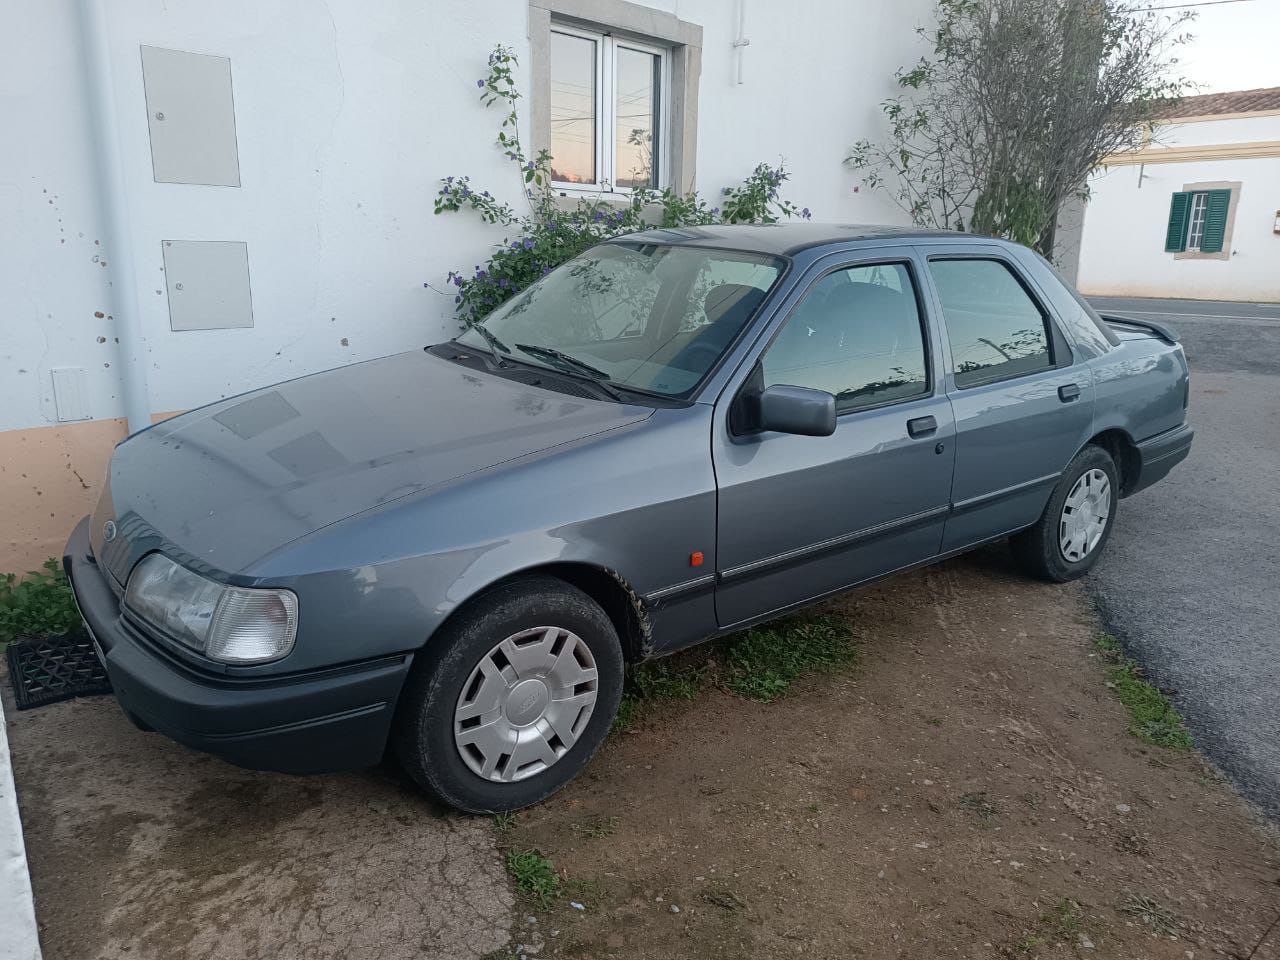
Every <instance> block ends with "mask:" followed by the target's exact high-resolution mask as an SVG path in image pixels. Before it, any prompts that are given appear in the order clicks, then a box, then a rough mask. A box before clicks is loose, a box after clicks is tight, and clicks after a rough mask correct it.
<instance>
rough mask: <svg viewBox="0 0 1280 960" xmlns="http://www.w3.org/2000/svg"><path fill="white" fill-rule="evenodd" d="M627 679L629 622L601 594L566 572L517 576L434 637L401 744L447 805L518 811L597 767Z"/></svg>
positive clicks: (419, 670)
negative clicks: (623, 629)
mask: <svg viewBox="0 0 1280 960" xmlns="http://www.w3.org/2000/svg"><path fill="white" fill-rule="evenodd" d="M508 652H509V653H510V656H508ZM539 671H542V672H541V673H539ZM622 678H623V658H622V645H621V643H620V642H619V640H618V633H617V630H616V629H615V628H614V626H613V623H612V622H611V621H610V620H609V617H608V616H607V615H606V614H605V612H604V611H603V610H602V609H601V608H600V606H599V605H598V604H597V603H596V602H595V601H594V600H592V599H591V598H590V597H589V596H587V594H585V593H584V592H583V591H581V590H579V589H578V588H576V587H573V586H571V585H569V584H567V583H565V582H564V581H562V580H558V579H556V578H554V577H549V576H538V577H528V578H524V579H520V580H515V581H511V582H509V583H506V584H502V585H500V586H498V587H495V588H494V589H492V590H489V591H488V592H486V593H485V594H483V595H482V596H480V597H478V598H476V599H475V600H474V601H472V602H471V603H470V604H468V605H467V607H466V608H464V609H463V610H461V611H459V612H458V613H457V614H455V615H454V617H453V618H451V619H450V620H449V622H448V623H447V624H446V625H445V626H444V628H443V629H442V630H441V631H440V632H439V633H437V634H436V635H435V636H433V637H432V638H431V640H430V641H429V642H428V645H427V648H426V649H425V651H424V653H423V654H420V655H419V657H418V661H417V662H415V664H414V666H413V670H412V671H411V673H410V676H409V680H408V681H407V682H406V684H405V689H404V691H403V693H402V694H401V697H400V704H399V706H398V708H397V717H396V728H395V731H394V733H393V743H394V748H395V751H396V753H397V754H398V756H399V758H400V762H401V763H402V764H403V765H404V768H405V770H406V771H407V772H408V774H409V775H410V776H411V777H412V778H413V779H414V780H415V781H416V782H417V783H418V784H419V785H420V786H421V787H422V788H423V789H424V790H426V791H427V792H428V793H430V794H431V795H432V796H434V797H436V798H437V799H438V800H440V801H442V802H443V803H446V804H448V805H449V806H451V807H456V808H457V809H459V810H464V811H466V812H468V813H501V812H506V811H510V810H518V809H520V808H521V807H527V806H529V805H530V804H534V803H538V802H539V801H540V800H544V799H546V798H547V797H549V796H550V795H551V794H553V793H555V792H556V791H557V790H559V789H560V788H561V787H563V786H564V785H565V784H566V783H568V782H569V781H570V780H572V779H573V778H574V777H575V776H576V775H577V774H578V772H579V771H581V770H582V768H583V767H584V766H586V764H587V762H588V761H589V760H590V759H591V757H592V755H594V754H595V752H596V750H597V749H598V748H599V747H600V744H601V743H603V742H604V739H605V737H606V736H607V735H608V733H609V727H610V725H611V724H612V723H613V718H614V714H615V713H617V710H618V701H619V700H620V699H621V697H622ZM592 687H593V689H592ZM591 694H594V697H592V696H591ZM588 701H590V702H589V703H588ZM511 738H515V739H514V740H512V739H511ZM504 751H506V752H505V754H504ZM504 755H505V757H506V759H505V760H504V759H503V757H504Z"/></svg>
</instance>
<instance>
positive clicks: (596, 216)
mask: <svg viewBox="0 0 1280 960" xmlns="http://www.w3.org/2000/svg"><path fill="white" fill-rule="evenodd" d="M591 219H593V220H595V222H596V223H599V222H600V221H601V220H603V219H604V214H603V213H601V212H600V211H599V210H597V211H596V215H595V216H594V217H592V218H591Z"/></svg>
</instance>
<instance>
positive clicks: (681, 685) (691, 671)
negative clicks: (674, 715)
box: [627, 660, 707, 700]
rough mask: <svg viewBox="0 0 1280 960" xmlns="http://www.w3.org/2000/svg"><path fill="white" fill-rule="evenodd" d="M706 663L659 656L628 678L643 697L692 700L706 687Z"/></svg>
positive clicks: (638, 667)
mask: <svg viewBox="0 0 1280 960" xmlns="http://www.w3.org/2000/svg"><path fill="white" fill-rule="evenodd" d="M706 672H707V667H706V664H702V665H699V666H693V665H691V664H689V663H687V662H680V661H672V660H656V661H653V662H650V663H641V664H638V665H637V666H636V667H635V669H633V670H632V671H631V675H630V676H629V677H628V678H627V679H628V680H630V682H631V685H632V687H633V689H634V690H635V693H636V695H637V696H639V697H640V698H641V699H643V700H692V699H693V698H694V697H696V696H697V695H698V692H699V691H700V690H701V689H702V680H703V677H704V675H705V674H706Z"/></svg>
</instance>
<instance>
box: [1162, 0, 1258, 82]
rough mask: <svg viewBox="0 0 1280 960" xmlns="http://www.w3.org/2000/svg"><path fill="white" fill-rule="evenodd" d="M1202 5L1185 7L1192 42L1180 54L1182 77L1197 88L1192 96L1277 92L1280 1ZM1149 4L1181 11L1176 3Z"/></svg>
mask: <svg viewBox="0 0 1280 960" xmlns="http://www.w3.org/2000/svg"><path fill="white" fill-rule="evenodd" d="M1202 4H1203V0H1201V4H1195V3H1194V2H1193V3H1188V4H1187V5H1186V9H1189V10H1191V11H1192V12H1194V13H1196V14H1197V16H1196V19H1195V20H1193V21H1192V22H1191V24H1190V25H1189V26H1188V28H1187V29H1188V32H1189V33H1191V34H1193V35H1194V39H1193V40H1192V41H1191V42H1190V43H1189V44H1187V45H1186V46H1185V47H1183V48H1182V49H1181V51H1180V52H1179V53H1178V58H1179V66H1180V67H1181V68H1182V72H1183V73H1184V74H1185V75H1186V76H1187V77H1189V78H1190V79H1191V80H1192V81H1193V82H1194V83H1195V84H1196V85H1197V89H1196V90H1195V91H1192V92H1195V93H1225V92H1226V91H1229V90H1250V89H1253V88H1255V87H1280V0H1241V2H1235V3H1216V4H1212V5H1208V4H1203V5H1202ZM1144 5H1147V4H1144ZM1149 5H1150V6H1153V7H1154V6H1160V7H1165V6H1175V7H1178V6H1181V5H1179V4H1177V3H1176V0H1150V3H1149Z"/></svg>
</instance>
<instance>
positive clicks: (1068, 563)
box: [1011, 444, 1120, 583]
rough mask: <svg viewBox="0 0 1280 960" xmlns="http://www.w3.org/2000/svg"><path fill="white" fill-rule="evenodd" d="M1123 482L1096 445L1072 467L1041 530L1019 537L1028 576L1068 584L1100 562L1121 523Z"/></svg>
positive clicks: (1017, 550)
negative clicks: (1114, 528)
mask: <svg viewBox="0 0 1280 960" xmlns="http://www.w3.org/2000/svg"><path fill="white" fill-rule="evenodd" d="M1119 490H1120V478H1119V473H1118V471H1117V470H1116V464H1115V461H1114V460H1112V459H1111V455H1110V454H1109V453H1107V451H1105V450H1103V449H1102V448H1101V447H1098V446H1094V445H1093V444H1090V445H1089V446H1087V447H1085V448H1084V449H1083V450H1081V451H1080V453H1078V454H1077V455H1076V457H1075V459H1074V460H1072V461H1071V463H1069V464H1068V465H1067V469H1066V470H1064V471H1063V473H1062V477H1061V478H1060V479H1059V480H1058V485H1057V486H1056V487H1054V490H1053V495H1052V496H1051V497H1050V498H1049V503H1048V505H1047V506H1045V508H1044V513H1043V514H1042V515H1041V517H1040V519H1039V520H1038V521H1037V522H1036V525H1035V526H1033V527H1030V528H1028V529H1026V530H1023V531H1022V532H1021V533H1019V534H1017V535H1016V536H1014V537H1013V539H1012V541H1011V543H1012V546H1013V550H1014V553H1015V554H1016V555H1017V557H1018V559H1019V560H1020V561H1021V562H1022V565H1023V566H1024V567H1025V568H1026V570H1027V572H1028V573H1030V574H1032V575H1034V576H1037V577H1040V578H1041V579H1043V580H1051V581H1053V582H1055V583H1065V582H1066V581H1068V580H1075V579H1076V578H1077V577H1082V576H1084V575H1085V574H1086V573H1088V572H1089V570H1090V569H1091V568H1092V567H1093V565H1094V564H1095V563H1097V562H1098V557H1099V556H1100V555H1101V553H1102V550H1103V548H1104V547H1105V546H1106V544H1107V539H1108V538H1109V537H1110V536H1111V527H1112V525H1113V524H1114V523H1115V515H1116V504H1117V502H1118V501H1119Z"/></svg>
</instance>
